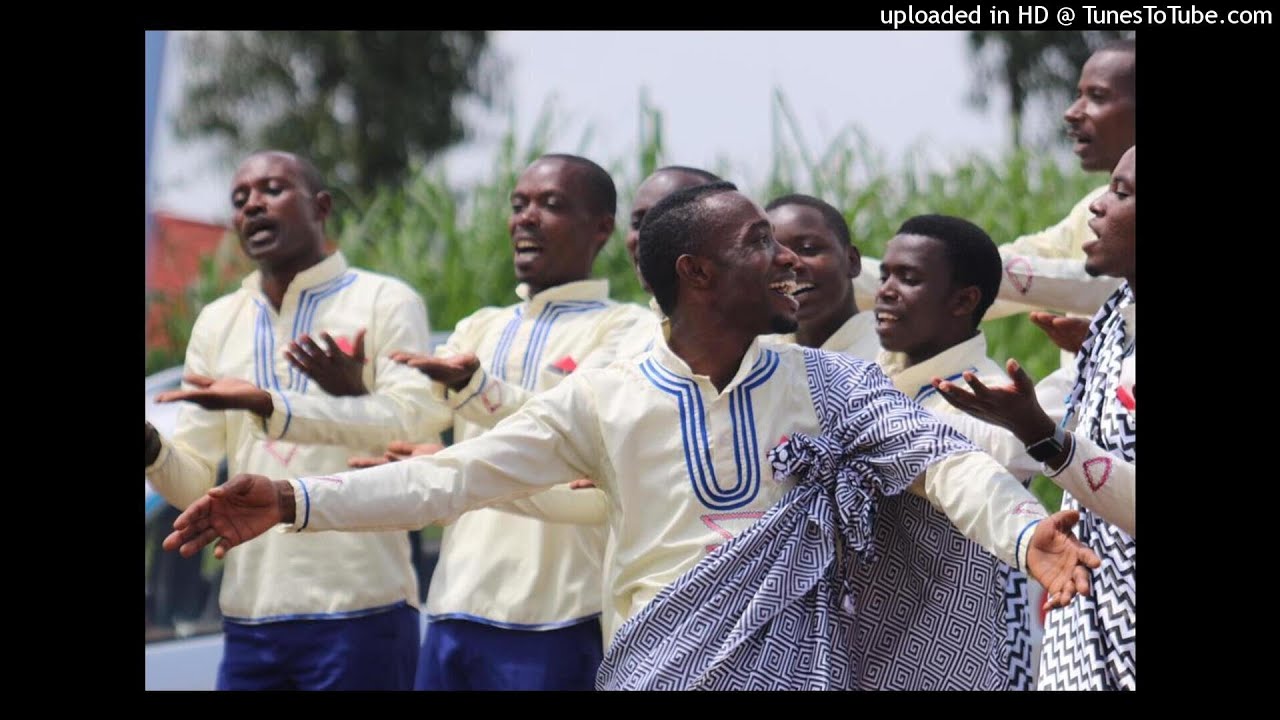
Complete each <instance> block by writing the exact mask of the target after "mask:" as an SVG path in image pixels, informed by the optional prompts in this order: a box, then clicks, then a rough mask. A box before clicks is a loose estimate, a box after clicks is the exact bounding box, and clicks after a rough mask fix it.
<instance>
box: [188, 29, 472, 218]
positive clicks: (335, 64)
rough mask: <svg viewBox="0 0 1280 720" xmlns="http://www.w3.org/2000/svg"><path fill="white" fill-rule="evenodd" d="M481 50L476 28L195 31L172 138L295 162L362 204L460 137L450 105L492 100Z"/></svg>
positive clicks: (231, 153) (453, 107)
mask: <svg viewBox="0 0 1280 720" xmlns="http://www.w3.org/2000/svg"><path fill="white" fill-rule="evenodd" d="M487 43H488V35H487V34H486V32H485V31H482V30H466V31H453V32H428V31H359V32H356V31H341V32H334V31H319V30H312V31H304V32H285V31H270V32H202V33H196V34H194V35H193V36H191V37H190V39H189V41H188V43H187V73H188V77H187V81H186V84H185V89H184V92H185V96H186V97H185V102H184V108H183V110H182V111H181V112H180V114H179V115H178V116H177V118H176V126H175V129H176V132H177V135H178V136H179V137H181V138H184V139H190V138H197V137H202V138H216V139H219V140H222V141H224V142H223V143H222V145H223V148H224V149H225V152H226V158H227V159H228V160H233V159H237V158H239V157H241V156H243V155H244V154H245V153H247V152H250V151H253V150H256V149H260V148H264V147H271V148H279V149H283V150H290V151H293V152H299V153H303V154H305V155H307V156H308V157H310V158H312V159H313V160H314V161H315V163H316V165H317V167H319V169H320V171H321V172H322V173H324V174H325V175H326V177H329V178H331V180H333V181H336V182H337V183H338V184H339V185H342V186H346V187H349V188H354V189H355V190H356V191H358V192H359V193H360V194H361V195H367V194H368V193H370V192H372V191H373V190H374V189H375V188H378V187H382V186H386V185H395V184H399V183H400V182H402V181H403V180H404V179H405V177H406V174H407V172H408V169H409V168H410V167H411V165H412V163H414V162H415V161H425V160H426V159H428V158H430V157H431V156H432V155H434V154H435V153H437V152H438V151H440V150H442V149H443V148H446V147H448V146H449V145H451V144H453V143H455V142H457V141H459V140H461V139H462V138H463V137H464V132H465V131H464V128H463V125H462V122H461V120H460V119H459V116H458V113H457V112H456V109H457V105H458V103H459V101H461V100H462V99H463V98H466V97H473V98H475V99H477V100H479V101H480V102H481V103H483V104H485V105H488V104H489V103H490V102H491V101H492V96H493V91H494V88H495V82H496V79H497V73H496V72H495V71H496V69H497V68H496V66H495V65H493V63H492V62H491V61H492V58H491V56H490V55H489V54H488V53H487V52H486V47H487Z"/></svg>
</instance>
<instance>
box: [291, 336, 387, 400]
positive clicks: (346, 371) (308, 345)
mask: <svg viewBox="0 0 1280 720" xmlns="http://www.w3.org/2000/svg"><path fill="white" fill-rule="evenodd" d="M320 339H321V341H323V343H324V347H321V346H320V345H319V344H317V343H316V342H315V341H314V340H312V339H311V337H310V336H309V335H303V336H301V337H299V338H298V339H297V340H294V341H293V342H291V343H289V347H288V348H286V349H285V351H284V356H285V357H286V358H288V360H289V364H290V365H293V366H294V367H295V368H297V369H298V370H299V371H301V372H302V373H304V374H306V375H307V377H310V378H311V379H312V380H315V381H316V384H317V385H319V386H320V389H321V390H324V391H325V392H327V393H329V394H330V395H332V396H334V397H344V396H356V395H364V394H366V393H368V392H369V390H368V388H366V387H365V385H364V365H365V362H366V359H365V356H364V328H361V329H360V330H359V331H357V332H356V339H355V345H354V346H353V347H352V349H351V354H350V355H348V354H347V353H346V352H344V351H343V350H342V348H340V347H338V343H336V342H334V340H333V338H332V337H330V336H329V333H327V332H322V333H320Z"/></svg>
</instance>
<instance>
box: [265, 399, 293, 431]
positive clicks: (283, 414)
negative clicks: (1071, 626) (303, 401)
mask: <svg viewBox="0 0 1280 720" xmlns="http://www.w3.org/2000/svg"><path fill="white" fill-rule="evenodd" d="M268 392H269V393H270V394H271V417H269V418H266V419H265V420H264V419H262V418H258V425H259V426H260V427H262V428H263V430H265V431H266V433H267V437H268V438H270V439H272V440H283V439H284V436H285V433H287V432H289V423H290V422H291V421H292V420H293V408H292V407H290V406H289V399H288V398H286V397H285V396H284V395H282V394H281V393H279V392H277V391H275V390H270V391H268Z"/></svg>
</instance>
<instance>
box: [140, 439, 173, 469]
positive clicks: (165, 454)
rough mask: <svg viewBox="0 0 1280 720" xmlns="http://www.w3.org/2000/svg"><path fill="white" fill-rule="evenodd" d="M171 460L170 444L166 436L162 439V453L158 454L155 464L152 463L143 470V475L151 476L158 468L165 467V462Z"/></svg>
mask: <svg viewBox="0 0 1280 720" xmlns="http://www.w3.org/2000/svg"><path fill="white" fill-rule="evenodd" d="M168 459H169V443H168V442H166V441H165V439H164V436H161V437H160V452H158V453H156V459H155V462H153V463H151V464H150V465H148V466H147V467H146V469H145V470H143V474H145V475H150V474H151V473H152V472H154V471H155V470H156V468H158V467H160V466H161V465H164V461H165V460H168Z"/></svg>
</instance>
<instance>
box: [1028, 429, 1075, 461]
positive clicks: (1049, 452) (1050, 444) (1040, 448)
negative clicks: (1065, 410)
mask: <svg viewBox="0 0 1280 720" xmlns="http://www.w3.org/2000/svg"><path fill="white" fill-rule="evenodd" d="M1066 442H1067V433H1066V431H1065V430H1063V429H1062V428H1061V427H1055V428H1054V429H1053V434H1052V435H1050V436H1049V437H1047V438H1045V439H1043V440H1037V441H1035V442H1033V443H1031V444H1030V445H1028V446H1027V454H1028V455H1030V456H1031V457H1033V458H1035V459H1036V460H1037V461H1039V462H1042V463H1044V462H1049V461H1050V460H1052V459H1053V458H1055V457H1057V455H1058V453H1060V452H1062V448H1063V446H1064V445H1065V444H1066Z"/></svg>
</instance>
